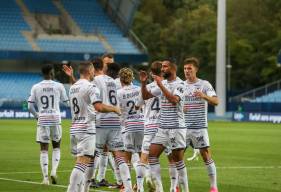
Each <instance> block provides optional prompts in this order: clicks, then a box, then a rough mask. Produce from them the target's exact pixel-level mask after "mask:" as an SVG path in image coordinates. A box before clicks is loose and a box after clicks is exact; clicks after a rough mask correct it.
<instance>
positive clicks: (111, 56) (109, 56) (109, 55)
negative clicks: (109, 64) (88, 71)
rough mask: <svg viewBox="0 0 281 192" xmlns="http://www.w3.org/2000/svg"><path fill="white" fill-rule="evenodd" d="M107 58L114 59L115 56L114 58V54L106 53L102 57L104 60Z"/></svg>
mask: <svg viewBox="0 0 281 192" xmlns="http://www.w3.org/2000/svg"><path fill="white" fill-rule="evenodd" d="M106 57H108V58H110V59H112V58H113V57H114V56H113V54H112V53H105V54H103V55H102V56H101V58H102V59H104V58H106Z"/></svg>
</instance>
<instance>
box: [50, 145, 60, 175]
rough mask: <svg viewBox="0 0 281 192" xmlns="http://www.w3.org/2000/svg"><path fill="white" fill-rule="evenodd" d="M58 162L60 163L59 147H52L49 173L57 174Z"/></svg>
mask: <svg viewBox="0 0 281 192" xmlns="http://www.w3.org/2000/svg"><path fill="white" fill-rule="evenodd" d="M59 163H60V148H54V149H53V155H52V171H51V175H53V176H56V175H57V169H58V166H59Z"/></svg>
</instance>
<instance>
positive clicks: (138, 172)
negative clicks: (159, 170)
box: [136, 163, 146, 192]
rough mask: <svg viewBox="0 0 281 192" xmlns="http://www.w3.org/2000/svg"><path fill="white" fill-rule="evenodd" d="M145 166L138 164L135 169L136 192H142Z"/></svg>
mask: <svg viewBox="0 0 281 192" xmlns="http://www.w3.org/2000/svg"><path fill="white" fill-rule="evenodd" d="M145 170H146V168H145V164H143V163H138V165H137V168H136V177H137V186H138V192H143V191H144V188H143V179H144V176H145Z"/></svg>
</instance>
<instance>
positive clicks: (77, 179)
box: [67, 163, 87, 192]
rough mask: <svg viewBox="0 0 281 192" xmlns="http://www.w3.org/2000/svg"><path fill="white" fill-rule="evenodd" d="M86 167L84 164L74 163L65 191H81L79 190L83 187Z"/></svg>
mask: <svg viewBox="0 0 281 192" xmlns="http://www.w3.org/2000/svg"><path fill="white" fill-rule="evenodd" d="M86 169H87V165H86V164H82V163H76V165H75V167H74V168H73V170H72V172H71V175H70V179H69V185H68V188H67V192H82V191H81V190H82V189H83V188H84V187H83V186H84V182H85V170H86Z"/></svg>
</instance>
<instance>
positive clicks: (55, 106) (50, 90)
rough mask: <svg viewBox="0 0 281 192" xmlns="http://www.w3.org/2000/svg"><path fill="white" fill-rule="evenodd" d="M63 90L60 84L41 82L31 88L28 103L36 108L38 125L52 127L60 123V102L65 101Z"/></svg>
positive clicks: (51, 81)
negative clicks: (32, 103) (31, 103)
mask: <svg viewBox="0 0 281 192" xmlns="http://www.w3.org/2000/svg"><path fill="white" fill-rule="evenodd" d="M67 100H68V98H67V96H66V94H65V89H64V87H63V85H62V84H61V83H58V82H55V81H53V80H43V81H41V82H39V83H37V84H35V85H34V86H33V87H32V90H31V96H30V98H29V101H31V102H32V101H33V102H34V103H35V104H36V105H37V108H38V124H39V125H45V126H47V125H54V124H60V123H61V117H60V107H59V106H60V101H67Z"/></svg>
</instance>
